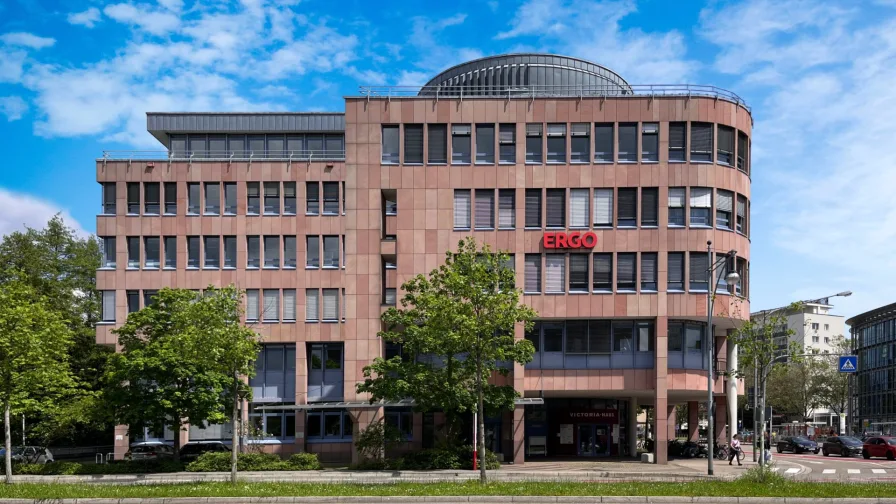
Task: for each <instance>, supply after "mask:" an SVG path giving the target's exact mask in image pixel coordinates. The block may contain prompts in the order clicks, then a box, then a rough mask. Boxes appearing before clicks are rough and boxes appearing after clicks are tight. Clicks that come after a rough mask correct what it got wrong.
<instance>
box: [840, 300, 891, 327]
mask: <svg viewBox="0 0 896 504" xmlns="http://www.w3.org/2000/svg"><path fill="white" fill-rule="evenodd" d="M891 318H896V303H892V304H888V305H886V306H881V307H880V308H875V309H873V310H870V311H867V312H865V313H860V314H858V315H856V316H854V317H851V318H850V319H849V320H847V321H846V325H848V326H850V327H856V326H860V325H864V324H868V323H872V322H877V321H879V320H885V319H891Z"/></svg>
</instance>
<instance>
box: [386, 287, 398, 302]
mask: <svg viewBox="0 0 896 504" xmlns="http://www.w3.org/2000/svg"><path fill="white" fill-rule="evenodd" d="M396 295H397V294H396V292H395V287H386V290H385V291H384V292H383V304H384V305H386V306H395V296H396Z"/></svg>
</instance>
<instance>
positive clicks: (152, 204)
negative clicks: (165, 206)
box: [143, 182, 162, 215]
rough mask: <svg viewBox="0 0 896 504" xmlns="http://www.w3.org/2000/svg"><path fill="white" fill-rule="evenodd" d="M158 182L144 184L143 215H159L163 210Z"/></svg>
mask: <svg viewBox="0 0 896 504" xmlns="http://www.w3.org/2000/svg"><path fill="white" fill-rule="evenodd" d="M159 190H160V189H159V183H158V182H144V183H143V213H144V214H145V215H159V213H160V212H161V210H162V204H161V194H159Z"/></svg>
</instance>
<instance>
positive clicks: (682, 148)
mask: <svg viewBox="0 0 896 504" xmlns="http://www.w3.org/2000/svg"><path fill="white" fill-rule="evenodd" d="M687 132H688V123H684V122H673V123H669V161H670V162H678V163H683V162H685V161H686V160H687V159H686V158H687V151H686V149H687V137H688V133H687Z"/></svg>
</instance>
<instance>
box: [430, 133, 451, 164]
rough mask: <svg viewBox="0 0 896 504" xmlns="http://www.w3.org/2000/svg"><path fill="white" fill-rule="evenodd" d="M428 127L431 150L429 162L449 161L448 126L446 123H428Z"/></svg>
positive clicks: (441, 162)
mask: <svg viewBox="0 0 896 504" xmlns="http://www.w3.org/2000/svg"><path fill="white" fill-rule="evenodd" d="M426 129H427V130H428V135H429V151H428V154H427V160H428V161H429V164H446V163H448V126H447V125H445V124H428V125H427V126H426Z"/></svg>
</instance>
